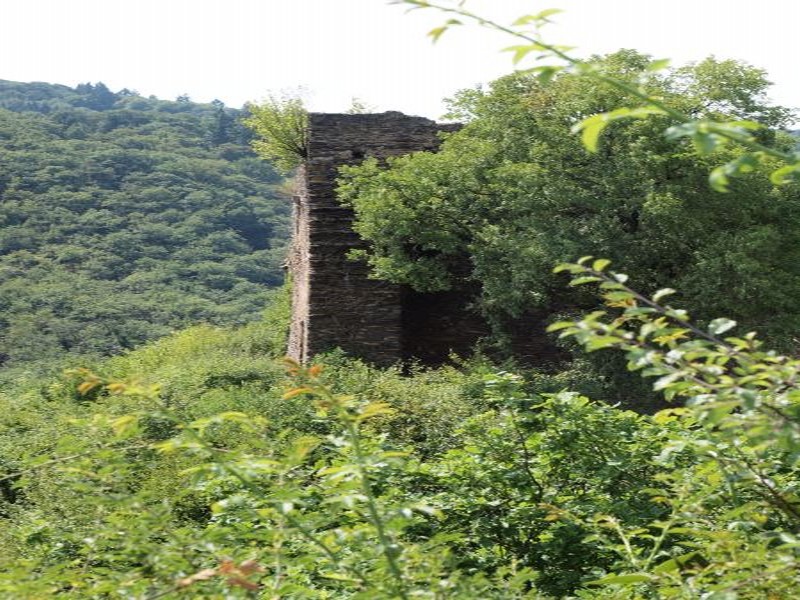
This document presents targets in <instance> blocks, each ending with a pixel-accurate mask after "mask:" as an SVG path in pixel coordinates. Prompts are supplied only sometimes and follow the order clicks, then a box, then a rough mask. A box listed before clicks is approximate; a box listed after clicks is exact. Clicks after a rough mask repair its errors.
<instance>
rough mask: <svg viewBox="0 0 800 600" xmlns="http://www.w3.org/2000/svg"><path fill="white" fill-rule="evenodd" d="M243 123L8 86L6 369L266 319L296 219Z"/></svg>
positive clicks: (0, 113)
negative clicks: (193, 328) (207, 326)
mask: <svg viewBox="0 0 800 600" xmlns="http://www.w3.org/2000/svg"><path fill="white" fill-rule="evenodd" d="M240 112H241V111H238V110H233V109H229V108H226V107H225V106H224V105H223V104H222V103H220V102H214V103H212V104H197V103H194V102H191V101H190V100H189V99H188V98H185V97H181V98H178V99H177V101H174V102H173V101H164V100H158V99H156V98H153V97H151V98H144V97H142V96H140V95H138V94H136V93H135V92H131V91H128V90H123V91H121V92H117V93H114V92H111V91H110V90H109V89H108V88H107V87H106V86H105V85H103V84H102V83H99V84H96V85H92V84H84V85H79V86H78V87H76V88H75V89H72V88H69V87H66V86H61V85H51V84H45V83H14V82H8V81H0V360H1V361H2V363H4V364H5V367H6V372H8V369H9V368H13V367H19V366H26V367H30V366H31V365H32V364H33V363H37V364H40V365H41V364H46V363H49V362H52V361H54V360H56V359H61V358H63V357H65V356H73V357H74V356H76V355H82V356H86V357H89V356H95V355H110V354H114V353H119V352H121V351H123V350H125V349H129V348H133V347H136V346H138V345H140V344H141V343H143V342H145V341H147V340H152V339H154V338H158V337H160V336H163V335H165V334H167V333H169V332H170V331H172V330H174V329H176V328H181V327H185V326H187V325H189V324H193V323H200V322H207V323H215V324H237V323H244V322H247V321H251V320H253V319H255V318H257V317H258V315H259V312H260V311H261V310H262V309H263V307H264V305H265V303H266V299H267V297H268V295H269V288H271V287H274V286H276V285H278V284H279V283H280V282H281V281H282V273H281V270H280V264H281V262H282V259H283V252H284V251H283V247H284V244H285V241H286V238H287V226H288V219H289V206H288V203H287V202H286V200H285V199H283V198H281V197H280V195H279V194H278V193H277V192H276V186H277V185H279V184H280V177H279V176H278V175H277V174H276V172H275V171H274V170H273V169H272V168H271V167H270V165H269V164H268V163H266V162H264V161H262V160H259V159H258V158H257V157H256V156H255V155H254V154H253V153H252V151H251V150H250V148H249V142H250V134H249V132H248V130H247V129H246V128H244V127H243V126H242V125H240V124H239V122H238V119H239V117H240Z"/></svg>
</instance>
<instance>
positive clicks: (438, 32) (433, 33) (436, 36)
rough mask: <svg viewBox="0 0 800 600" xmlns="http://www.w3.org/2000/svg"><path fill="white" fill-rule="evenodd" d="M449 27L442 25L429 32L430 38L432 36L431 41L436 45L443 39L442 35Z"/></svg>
mask: <svg viewBox="0 0 800 600" xmlns="http://www.w3.org/2000/svg"><path fill="white" fill-rule="evenodd" d="M447 29H448V26H447V25H442V26H441V27H435V28H433V29H431V30H430V31H429V32H428V36H430V38H431V40H432V41H433V43H434V44H435V43H436V42H438V41H439V38H440V37H442V34H443V33H444V32H445V31H447Z"/></svg>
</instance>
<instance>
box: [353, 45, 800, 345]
mask: <svg viewBox="0 0 800 600" xmlns="http://www.w3.org/2000/svg"><path fill="white" fill-rule="evenodd" d="M649 63H650V59H649V58H648V57H646V56H643V55H640V54H637V53H635V52H633V51H621V52H618V53H616V54H613V55H610V56H607V57H604V58H596V59H594V60H593V62H592V63H591V64H593V65H594V66H596V67H597V68H598V69H602V70H603V72H604V73H606V74H607V75H608V76H613V77H615V78H617V79H619V80H621V81H629V82H637V81H639V80H640V79H641V77H642V73H643V72H646V71H645V69H646V67H647V65H648V64H649ZM729 80H735V81H737V82H738V83H739V85H737V86H735V87H730V88H729V87H727V86H726V85H723V84H724V82H726V81H729ZM646 85H647V88H646V89H647V90H648V92H649V93H652V94H657V95H658V96H659V97H661V98H662V101H663V102H665V103H668V104H669V105H670V106H674V107H676V108H677V109H680V110H681V111H683V112H691V113H692V114H696V115H698V117H700V116H720V115H722V116H725V117H730V118H747V119H754V120H757V121H759V122H761V123H763V124H764V125H765V126H768V127H771V128H779V127H780V126H782V125H784V124H785V119H786V115H787V112H786V111H785V110H784V109H780V108H776V107H772V106H769V105H767V104H766V103H765V102H764V90H765V88H766V86H767V82H766V80H765V77H764V74H763V72H762V71H759V70H758V69H755V68H752V67H748V66H746V65H741V64H737V63H734V62H731V61H723V62H718V61H714V60H713V59H708V60H706V61H703V62H702V63H699V64H698V65H695V66H694V67H691V68H685V69H681V70H678V71H675V72H669V73H661V74H659V75H658V76H652V75H651V76H650V77H648V79H647V84H646ZM632 100H633V99H632V98H631V97H629V96H628V95H626V94H625V93H623V92H621V91H620V90H618V89H617V88H613V87H608V86H607V87H599V86H597V85H596V83H595V82H594V81H593V80H592V79H590V78H587V77H583V76H581V75H579V74H572V73H561V74H558V75H556V76H555V77H554V78H553V80H552V81H550V82H548V83H546V84H545V83H542V81H541V78H539V77H537V76H536V74H526V73H522V74H515V75H511V76H508V77H505V78H502V79H500V80H498V81H496V82H494V83H493V84H492V85H491V87H490V88H489V89H488V90H486V91H481V90H468V91H466V92H463V93H461V94H460V95H458V96H457V97H456V99H455V100H454V101H453V103H452V111H453V115H454V116H457V117H459V118H461V119H465V120H466V121H467V122H466V125H465V127H464V128H463V129H461V130H460V131H458V132H456V133H453V134H451V135H449V136H448V137H447V138H446V139H445V140H444V143H443V145H442V148H441V151H440V152H439V153H437V154H431V153H417V154H414V155H411V156H408V157H402V158H398V159H393V160H390V161H389V168H383V167H381V166H380V165H379V164H378V163H377V162H375V161H368V162H367V163H365V164H364V165H361V166H357V167H351V168H347V169H345V170H344V177H343V179H342V182H341V185H340V188H339V189H340V195H341V196H342V197H343V198H344V200H345V201H346V202H347V203H349V204H350V205H351V206H353V207H354V209H355V211H356V215H357V220H356V225H355V227H356V230H357V231H358V232H359V234H361V236H362V237H363V238H365V239H366V240H367V241H368V242H369V249H368V251H366V252H365V253H362V255H361V256H362V258H365V259H366V260H367V261H368V262H369V264H370V266H371V267H372V269H373V271H374V273H375V275H376V276H377V277H380V278H384V279H389V280H392V281H398V282H402V283H407V284H410V285H412V286H414V287H416V288H417V289H421V290H438V289H447V288H448V287H450V286H452V285H453V283H454V281H455V280H457V279H458V278H459V277H463V275H462V274H461V273H462V272H463V269H462V268H461V266H462V265H463V264H464V262H465V261H466V262H467V263H468V264H469V265H470V266H471V269H470V271H469V273H468V275H467V277H468V278H469V279H470V280H472V281H473V282H476V283H478V284H479V285H480V289H481V293H480V298H479V299H478V300H479V302H480V304H481V306H482V308H483V310H484V311H485V312H486V313H487V314H490V315H492V314H519V313H520V312H523V311H524V310H525V309H526V308H528V307H533V306H536V307H544V308H550V309H556V308H560V309H562V310H563V309H565V308H567V307H569V306H570V305H573V306H574V305H580V303H581V302H582V301H583V300H582V298H581V297H580V296H578V295H572V296H570V295H566V294H565V293H564V291H563V290H562V288H561V286H560V285H559V284H558V282H557V281H556V279H554V277H553V275H552V274H551V272H550V270H551V266H552V265H553V264H556V263H557V262H559V261H563V260H566V259H568V258H570V257H574V256H578V255H581V254H588V253H592V254H595V255H602V256H608V257H609V258H612V259H613V260H616V261H619V262H621V263H624V264H625V265H626V267H627V269H628V270H629V271H630V272H631V273H632V274H634V275H636V276H637V278H638V279H639V280H640V281H643V282H644V285H646V286H648V287H649V289H656V288H657V287H664V286H666V285H668V284H669V285H675V286H676V287H679V288H680V289H681V291H682V293H683V294H685V297H686V299H687V301H688V302H689V304H690V305H691V306H693V307H697V309H698V310H697V311H696V312H697V313H698V315H699V316H700V317H705V316H711V315H714V314H729V315H731V316H732V317H735V318H737V319H739V320H741V321H743V322H746V323H748V324H749V325H751V326H757V327H760V328H762V329H763V330H765V331H768V332H769V333H771V334H776V335H782V336H783V337H784V339H786V338H788V337H789V336H790V335H792V332H793V331H795V330H796V328H797V327H798V326H800V311H798V310H797V309H796V307H795V303H794V300H793V298H794V297H795V296H796V294H797V291H798V290H799V289H800V287H798V286H800V278H799V277H800V270H798V267H797V265H798V264H800V263H798V259H799V258H800V256H798V254H797V252H798V251H797V248H798V247H800V246H798V242H800V239H798V235H799V234H798V233H797V232H798V231H800V227H798V225H800V223H797V222H796V221H795V220H794V217H793V216H792V215H794V214H797V211H796V209H794V208H791V207H796V206H798V202H800V196H798V188H797V186H795V185H787V186H783V187H776V186H774V185H773V184H771V183H770V181H769V179H768V178H767V177H765V176H764V174H765V172H766V170H767V169H770V168H771V167H774V166H775V165H774V164H772V165H769V164H768V165H766V166H765V167H764V168H759V169H756V168H755V167H754V169H755V171H754V172H753V173H751V174H750V175H747V176H743V177H741V178H739V179H737V180H735V181H734V182H733V183H732V184H731V186H730V187H731V191H730V193H728V194H719V193H717V192H714V191H713V190H711V189H709V187H708V185H707V183H706V181H705V180H706V177H707V174H708V172H709V170H710V169H711V168H712V167H713V165H714V164H715V161H719V159H720V157H722V158H723V159H725V160H734V159H736V157H737V156H742V154H743V152H744V150H743V149H741V148H738V147H734V146H729V147H727V148H726V149H724V150H721V151H720V154H718V155H717V156H714V157H713V158H712V157H708V156H698V155H697V154H696V153H695V152H694V151H693V149H692V147H691V144H689V143H688V142H687V141H685V140H670V139H667V138H665V137H664V136H663V134H662V132H663V130H664V128H665V127H666V126H667V125H668V124H669V118H668V117H667V116H663V115H656V116H653V117H651V118H650V119H647V120H628V121H624V122H615V123H613V124H611V125H609V126H608V127H607V128H606V130H605V131H604V133H603V143H602V145H600V147H599V149H598V151H597V152H596V153H588V152H586V151H585V149H584V148H583V146H582V143H581V140H580V139H578V138H577V137H576V136H573V135H571V133H570V130H571V128H572V127H574V125H575V123H577V122H580V120H581V119H583V118H585V117H586V116H587V115H592V114H596V113H600V112H602V111H608V110H612V109H614V108H615V107H618V106H625V105H626V104H628V103H630V102H631V101H632ZM761 135H762V137H763V141H764V143H769V144H772V145H775V146H778V147H780V146H781V145H782V144H784V145H785V144H786V142H785V140H784V139H783V138H782V137H781V134H780V133H779V132H777V131H775V130H774V129H765V131H764V133H762V134H761ZM767 273H768V274H769V275H766V274H767Z"/></svg>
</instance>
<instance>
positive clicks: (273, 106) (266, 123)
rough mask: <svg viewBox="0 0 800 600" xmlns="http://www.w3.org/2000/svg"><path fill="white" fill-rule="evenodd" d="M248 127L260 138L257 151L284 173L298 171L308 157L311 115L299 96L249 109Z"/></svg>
mask: <svg viewBox="0 0 800 600" xmlns="http://www.w3.org/2000/svg"><path fill="white" fill-rule="evenodd" d="M248 111H249V113H250V116H249V117H248V118H247V119H246V120H245V121H244V123H245V124H246V125H247V126H248V127H250V129H252V130H253V132H254V133H255V134H256V136H257V137H256V139H255V140H253V148H254V149H255V151H256V152H258V154H259V155H260V156H262V157H263V158H265V159H266V160H268V161H271V162H273V163H274V164H275V165H276V166H277V167H278V168H279V169H281V170H282V171H283V172H284V173H288V172H290V171H292V170H294V169H295V168H297V167H298V166H299V165H300V163H301V162H302V161H303V159H304V158H305V157H306V156H307V155H308V151H307V148H306V127H307V121H308V117H307V112H306V109H305V106H303V101H302V100H301V99H300V98H299V97H296V96H287V97H282V98H279V97H276V96H269V97H268V98H267V99H266V100H264V101H263V102H261V103H260V104H251V105H248Z"/></svg>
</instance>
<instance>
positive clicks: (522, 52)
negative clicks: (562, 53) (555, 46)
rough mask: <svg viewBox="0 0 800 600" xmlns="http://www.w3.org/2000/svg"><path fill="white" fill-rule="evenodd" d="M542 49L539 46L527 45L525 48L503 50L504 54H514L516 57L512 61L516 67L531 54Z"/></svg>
mask: <svg viewBox="0 0 800 600" xmlns="http://www.w3.org/2000/svg"><path fill="white" fill-rule="evenodd" d="M541 49H542V47H541V46H540V45H539V44H526V45H524V46H509V47H508V48H503V52H513V53H514V56H513V58H512V59H511V60H512V62H513V63H514V64H515V65H516V64H517V63H519V62H520V61H521V60H522V59H523V58H525V57H526V56H527V55H528V54H530V53H531V52H535V51H537V50H541Z"/></svg>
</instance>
